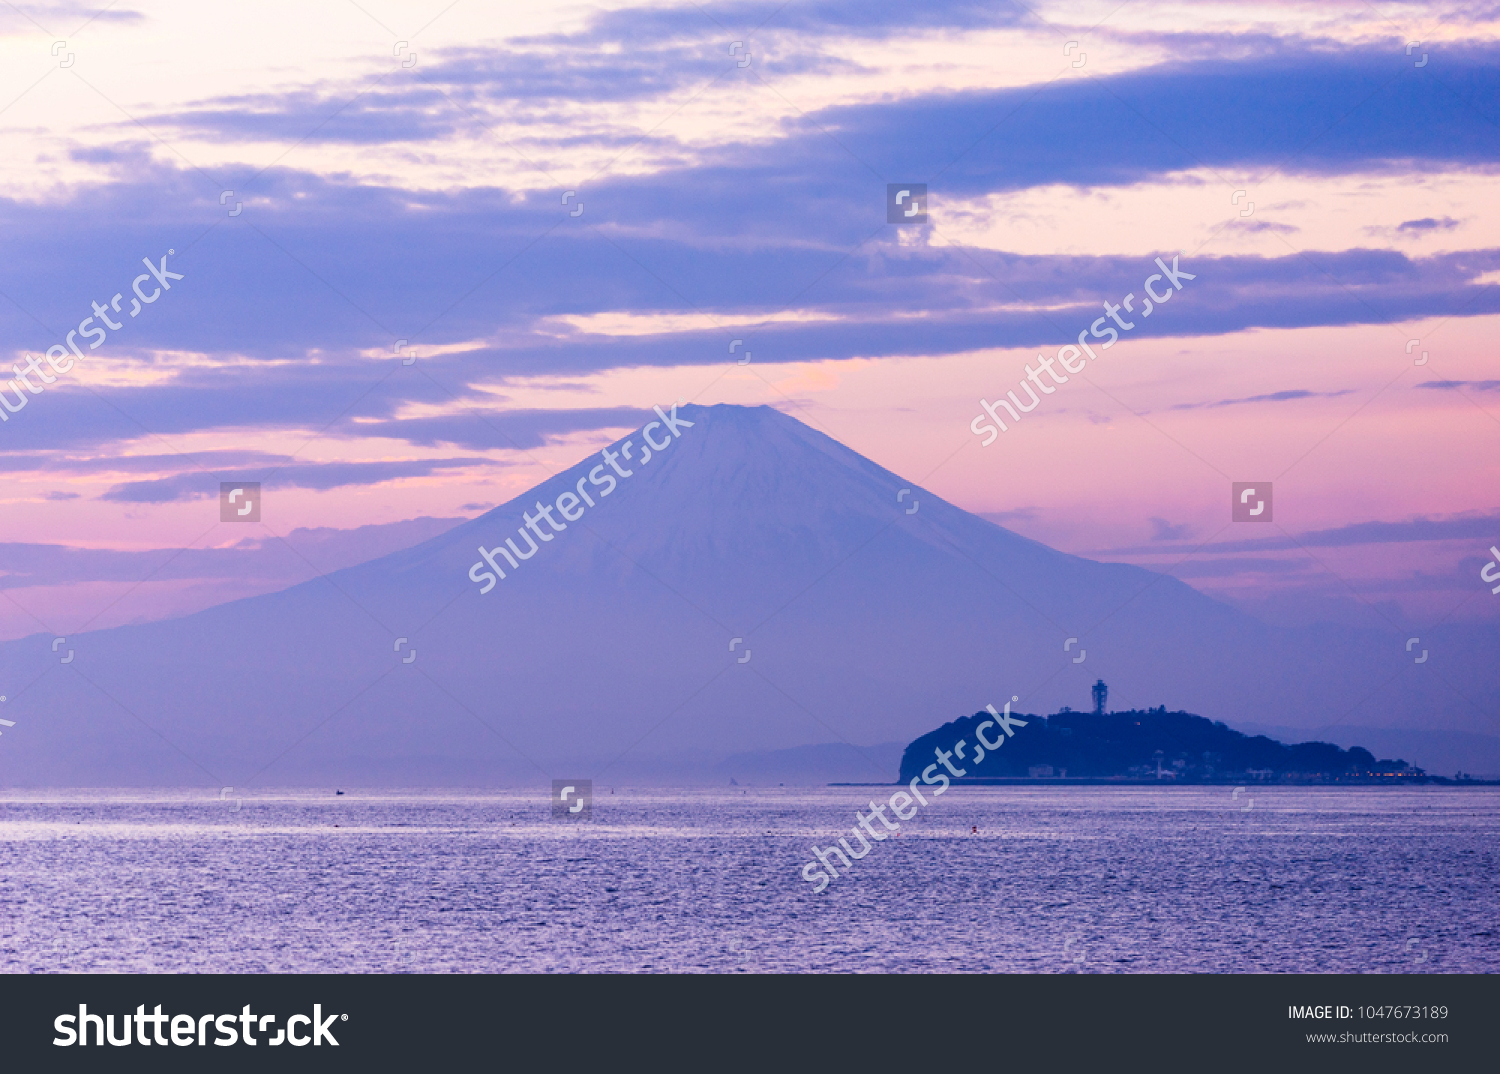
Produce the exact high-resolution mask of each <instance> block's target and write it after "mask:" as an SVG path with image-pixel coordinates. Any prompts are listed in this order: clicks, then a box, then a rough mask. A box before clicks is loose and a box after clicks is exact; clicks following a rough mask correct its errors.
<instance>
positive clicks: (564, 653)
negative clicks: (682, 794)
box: [0, 405, 1500, 793]
mask: <svg viewBox="0 0 1500 1074" xmlns="http://www.w3.org/2000/svg"><path fill="white" fill-rule="evenodd" d="M675 413H676V415H677V422H678V427H677V428H675V429H673V428H672V426H671V425H670V423H669V424H667V425H663V424H662V423H660V422H658V423H656V426H655V427H654V429H653V427H652V426H650V425H648V426H647V427H646V428H645V430H643V431H642V432H639V433H635V434H632V435H631V436H630V437H627V438H625V439H624V440H621V441H618V442H616V443H615V444H614V445H611V447H610V448H609V449H608V451H607V452H606V453H605V454H603V455H594V456H591V457H590V458H588V459H586V460H584V461H582V462H580V463H578V464H577V465H575V466H573V467H571V468H570V469H568V470H566V471H564V472H562V473H559V474H557V475H556V476H554V477H552V478H550V479H548V480H546V481H544V482H542V483H541V484H539V485H537V486H536V487H535V488H533V489H531V490H530V491H528V492H527V493H525V494H524V495H522V496H518V497H516V498H515V499H514V500H512V501H510V502H509V503H506V504H503V505H501V506H500V507H497V508H495V509H494V510H491V511H489V512H487V513H486V514H484V515H482V516H480V517H478V518H475V519H472V520H470V521H468V522H465V523H463V524H461V525H459V526H457V527H455V528H453V529H451V530H449V531H447V532H445V533H443V534H441V535H440V536H438V537H435V538H432V539H430V540H427V541H425V542H423V543H422V544H419V545H416V546H415V547H412V548H408V549H406V550H404V551H401V552H397V553H395V554H392V555H387V556H383V557H381V558H379V559H375V560H372V561H370V562H367V563H363V564H360V565H358V566H354V567H350V568H347V569H344V570H339V571H336V572H333V573H331V574H328V575H325V576H323V577H321V578H318V579H315V580H313V581H309V582H306V583H303V584H301V585H297V586H294V587H292V588H290V589H287V590H284V591H282V592H278V593H272V594H267V595H263V596H257V597H252V598H249V599H245V600H239V601H235V602H232V603H229V604H223V605H219V606H217V607H213V608H209V609H207V610H205V611H202V612H198V613H196V614H193V615H188V616H185V617H182V618H178V619H171V620H165V621H161V622H155V623H148V624H142V625H131V626H123V627H117V628H114V629H110V630H101V631H96V632H93V633H88V634H79V635H76V636H72V637H69V638H67V640H66V643H65V647H64V649H63V651H69V650H71V651H72V652H73V654H74V656H73V659H72V660H71V661H69V662H68V663H66V664H64V663H62V659H63V652H61V651H60V652H54V651H52V650H53V647H54V639H53V638H52V637H51V636H50V635H36V636H32V637H30V638H23V639H20V640H18V641H14V642H9V643H5V644H3V645H0V691H3V692H5V693H8V694H10V695H11V701H10V702H9V703H8V705H7V706H6V710H5V716H6V717H7V718H8V719H9V720H10V721H12V723H13V724H14V726H13V727H8V728H6V730H5V731H4V737H3V739H0V783H3V784H6V785H23V784H24V785H33V786H35V785H54V786H65V785H66V786H86V785H93V786H127V785H159V786H165V785H198V786H207V787H210V788H212V789H213V790H214V791H215V792H217V789H218V788H219V787H221V786H232V787H234V788H236V793H242V792H245V791H250V790H253V789H254V788H256V787H269V786H292V785H326V784H331V783H343V784H355V785H361V786H419V785H420V786H441V785H450V786H451V785H470V786H477V785H502V784H516V783H523V782H526V783H534V782H536V781H538V780H541V779H546V778H549V777H568V778H575V777H576V778H594V779H602V780H606V781H616V782H622V783H623V782H626V781H629V780H640V781H645V780H651V781H677V782H692V781H704V782H712V783H722V782H724V777H723V769H722V768H721V767H719V766H720V765H722V763H723V761H724V759H725V758H726V757H728V756H730V755H733V754H744V753H746V752H753V751H770V750H788V749H794V748H798V747H804V746H809V745H812V744H817V743H829V742H841V743H848V744H851V745H852V746H854V747H856V748H858V749H859V750H860V756H861V757H863V758H864V760H865V761H866V762H867V771H866V772H865V774H864V778H868V779H870V780H884V779H894V778H895V775H896V773H895V771H894V768H893V767H892V765H891V764H890V761H889V755H890V752H891V751H890V750H889V749H881V750H875V751H873V752H871V751H870V750H869V749H868V747H869V746H870V745H871V744H874V743H894V742H905V741H909V740H910V739H912V738H914V737H916V736H917V735H920V734H923V733H925V732H926V731H928V730H930V729H931V728H933V727H935V726H938V725H939V724H942V723H944V722H946V721H948V720H950V719H953V718H954V717H957V716H961V715H965V714H968V713H971V712H974V711H975V710H976V709H979V708H983V707H984V706H985V705H986V704H994V705H996V706H997V707H999V706H1000V705H1002V704H1003V703H1004V702H1006V701H1008V700H1010V699H1011V698H1012V697H1013V696H1016V697H1019V702H1018V703H1017V704H1016V705H1014V706H1013V708H1014V709H1015V710H1016V711H1018V712H1022V711H1024V712H1045V711H1052V710H1053V709H1055V708H1057V707H1059V706H1060V705H1061V704H1062V703H1064V702H1073V703H1075V704H1076V703H1080V702H1082V701H1083V700H1084V699H1086V698H1087V697H1088V687H1089V684H1090V683H1092V682H1093V680H1095V679H1098V678H1103V679H1105V680H1106V681H1107V682H1108V683H1109V687H1110V692H1111V695H1110V696H1111V700H1112V701H1113V702H1115V703H1116V706H1115V707H1120V708H1130V707H1139V708H1145V707H1150V706H1155V705H1157V704H1165V705H1168V706H1169V707H1171V708H1173V709H1185V710H1188V711H1192V712H1197V713H1200V714H1202V715H1205V716H1208V717H1210V718H1212V719H1218V720H1224V721H1225V722H1228V723H1231V724H1233V723H1237V722H1255V723H1263V724H1275V725H1282V726H1296V727H1308V728H1314V727H1318V726H1321V725H1324V724H1328V723H1332V722H1334V721H1336V720H1339V719H1341V718H1342V717H1343V716H1345V715H1346V714H1348V713H1349V712H1350V711H1351V710H1353V709H1355V708H1357V709H1358V712H1357V715H1358V719H1357V721H1354V722H1358V723H1360V724H1363V725H1367V726H1368V725H1377V726H1397V725H1403V724H1405V725H1411V724H1417V725H1426V726H1434V727H1436V726H1447V727H1452V726H1464V725H1466V724H1470V723H1472V722H1473V712H1472V707H1471V706H1472V705H1478V706H1480V707H1481V708H1482V709H1483V710H1484V711H1487V712H1494V711H1497V710H1500V681H1497V679H1496V677H1495V676H1494V674H1493V672H1492V665H1491V664H1490V662H1489V661H1490V660H1492V658H1493V654H1494V653H1495V652H1496V651H1497V641H1500V636H1497V630H1496V628H1494V627H1488V626H1484V627H1475V626H1448V627H1443V628H1438V629H1433V630H1429V631H1428V633H1427V635H1424V639H1423V644H1424V646H1426V647H1427V648H1429V649H1431V650H1432V651H1433V652H1434V653H1435V654H1439V653H1440V654H1442V656H1441V660H1440V666H1441V671H1442V675H1441V677H1440V676H1437V675H1429V674H1423V671H1424V668H1422V667H1413V666H1412V664H1411V658H1410V656H1408V655H1407V654H1405V653H1404V652H1403V650H1402V644H1403V642H1404V640H1405V639H1404V638H1398V637H1396V636H1395V632H1394V631H1391V632H1387V633H1384V634H1382V633H1375V632H1363V631H1359V630H1355V629H1345V628H1339V627H1322V628H1319V629H1317V630H1306V631H1288V630H1280V629H1275V628H1272V627H1270V626H1267V625H1265V624H1263V623H1262V622H1260V621H1259V620H1257V619H1255V618H1253V617H1251V616H1249V615H1247V614H1245V613H1242V612H1240V611H1238V610H1236V609H1234V608H1231V607H1229V606H1227V605H1225V604H1222V603H1220V602H1217V601H1215V600H1213V599H1210V598H1209V597H1207V596H1204V595H1203V594H1201V593H1199V592H1197V591H1196V590H1194V589H1192V588H1190V587H1189V586H1187V585H1185V584H1184V583H1182V582H1180V581H1178V580H1176V579H1175V578H1172V577H1170V576H1166V575H1161V574H1156V573H1153V572H1150V571H1147V570H1144V569H1141V568H1138V567H1133V566H1128V565H1122V564H1111V563H1099V562H1093V561H1090V560H1087V559H1082V558H1079V557H1077V556H1073V555H1068V554H1065V553H1062V552H1058V551H1055V550H1053V549H1051V548H1048V547H1046V546H1045V545H1042V544H1039V543H1037V542H1035V541H1032V540H1028V539H1026V538H1024V537H1021V536H1019V535H1017V534H1015V533H1012V532H1010V531H1008V530H1005V529H1003V528H1001V527H999V526H997V525H995V524H993V523H991V522H988V521H985V520H983V519H980V518H978V517H976V516H974V515H971V514H969V513H967V512H965V511H963V510H961V509H960V508H958V507H956V506H954V505H952V504H949V503H947V502H945V501H944V500H942V499H941V498H939V497H938V496H936V495H934V494H933V493H931V492H929V491H927V490H925V489H922V488H920V487H917V486H915V485H913V484H912V483H911V482H909V481H905V480H903V479H902V478H900V477H898V476H897V475H896V474H893V473H891V472H890V471H888V470H885V469H883V468H881V467H880V466H877V465H876V464H874V463H873V462H871V461H870V460H868V459H866V458H864V457H863V456H861V455H859V454H857V453H855V452H853V451H851V450H849V449H848V448H846V447H844V446H842V445H841V444H839V443H838V442H836V441H834V440H832V439H830V438H829V437H827V436H825V435H823V434H822V433H819V432H817V431H815V430H813V429H811V428H809V427H808V426H806V425H804V424H802V423H801V422H799V421H797V420H795V419H793V418H791V417H788V416H786V415H785V414H782V413H781V412H779V411H777V410H774V409H771V408H769V407H739V406H729V405H721V406H712V407H700V406H687V407H683V408H679V410H677V411H676V412H675ZM666 416H667V417H670V415H666ZM688 423H691V424H688ZM648 438H649V442H650V443H651V444H653V445H658V446H657V447H654V448H652V449H651V452H650V455H649V458H648V457H646V456H647V449H646V447H645V443H646V442H647V440H648ZM627 443H628V444H629V445H630V451H629V453H628V454H627V453H626V444H627ZM663 444H664V445H665V446H661V445H663ZM609 454H614V455H616V456H617V458H616V460H615V461H614V462H613V463H611V462H609V459H608V456H609ZM627 471H628V473H629V476H624V473H625V472H627ZM606 477H607V478H609V479H610V480H612V481H614V483H615V487H613V488H612V489H610V490H609V492H608V494H605V491H604V487H603V484H604V480H603V479H604V478H606ZM591 478H592V480H591ZM904 490H905V491H904ZM585 493H588V494H591V495H584V494H585ZM583 500H590V501H592V503H584V502H582V501H583ZM538 505H541V506H544V507H547V508H548V511H547V512H546V515H547V518H544V517H543V513H542V512H540V511H539V510H538ZM553 505H556V506H553ZM528 516H529V517H530V518H531V525H530V526H528V523H527V518H528ZM507 538H510V539H511V540H512V542H513V544H514V546H515V550H516V552H517V553H521V554H524V553H525V552H526V551H527V548H528V546H529V545H535V546H536V548H537V550H536V551H535V552H533V553H531V554H530V556H529V557H528V558H524V559H523V558H517V557H510V556H508V554H507V553H501V552H499V551H498V549H499V548H500V547H509V546H505V545H504V542H505V541H506V539H507ZM481 550H484V551H481ZM485 552H488V562H487V560H486V556H485ZM512 559H514V565H512V562H511V561H510V560H512ZM489 564H494V565H495V566H497V567H498V569H500V570H503V571H504V573H505V577H504V578H503V579H501V578H496V579H494V584H492V585H486V584H485V576H486V573H493V571H492V570H491V566H490V565H489ZM1429 635H1430V636H1429ZM1069 638H1077V639H1079V640H1078V643H1077V644H1075V645H1073V646H1071V647H1069V649H1068V651H1066V652H1065V651H1064V646H1065V643H1066V642H1067V639H1069ZM1080 651H1086V653H1087V657H1086V659H1085V660H1084V661H1083V662H1079V663H1075V660H1076V659H1077V656H1078V653H1079V652H1080ZM413 654H415V655H413ZM1434 660H1435V661H1437V657H1435V658H1434ZM1429 670H1430V669H1429Z"/></svg>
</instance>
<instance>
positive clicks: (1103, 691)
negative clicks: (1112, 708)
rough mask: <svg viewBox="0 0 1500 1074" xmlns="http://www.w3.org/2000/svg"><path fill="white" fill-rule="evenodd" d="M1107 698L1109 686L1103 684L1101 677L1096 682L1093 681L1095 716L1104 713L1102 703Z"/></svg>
mask: <svg viewBox="0 0 1500 1074" xmlns="http://www.w3.org/2000/svg"><path fill="white" fill-rule="evenodd" d="M1107 700H1109V687H1108V686H1105V685H1104V680H1103V679H1100V680H1099V681H1098V682H1096V683H1094V715H1095V716H1103V715H1104V703H1105V701H1107Z"/></svg>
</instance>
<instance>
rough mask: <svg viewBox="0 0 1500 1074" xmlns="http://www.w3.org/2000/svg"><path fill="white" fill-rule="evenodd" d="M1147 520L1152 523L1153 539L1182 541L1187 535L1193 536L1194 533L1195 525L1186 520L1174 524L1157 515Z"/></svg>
mask: <svg viewBox="0 0 1500 1074" xmlns="http://www.w3.org/2000/svg"><path fill="white" fill-rule="evenodd" d="M1146 521H1148V522H1150V523H1151V531H1152V532H1151V539H1152V540H1153V541H1180V540H1182V539H1183V538H1185V537H1191V536H1192V534H1193V527H1192V526H1191V525H1189V524H1188V523H1186V522H1184V523H1181V524H1179V525H1176V526H1174V525H1172V523H1170V522H1168V521H1167V520H1166V519H1164V518H1157V517H1156V516H1155V515H1153V516H1152V517H1151V518H1149V519H1147V520H1146Z"/></svg>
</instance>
